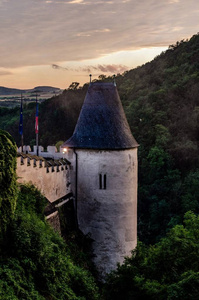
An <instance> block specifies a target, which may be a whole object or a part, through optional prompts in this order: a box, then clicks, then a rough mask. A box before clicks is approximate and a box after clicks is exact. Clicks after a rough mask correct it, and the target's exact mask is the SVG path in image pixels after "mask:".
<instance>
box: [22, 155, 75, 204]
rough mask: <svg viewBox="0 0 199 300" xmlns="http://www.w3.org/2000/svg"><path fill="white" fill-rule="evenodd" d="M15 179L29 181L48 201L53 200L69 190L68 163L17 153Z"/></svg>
mask: <svg viewBox="0 0 199 300" xmlns="http://www.w3.org/2000/svg"><path fill="white" fill-rule="evenodd" d="M17 177H18V179H17V181H18V182H19V183H31V184H33V185H35V186H36V187H37V188H38V189H39V190H40V191H41V193H42V194H43V195H44V196H45V197H46V198H47V199H48V200H49V201H50V202H54V201H56V200H58V199H60V198H62V197H64V196H66V194H69V193H70V192H71V184H70V165H69V164H68V163H67V162H66V161H65V163H63V160H62V161H61V160H60V163H54V162H53V161H51V162H50V161H49V162H48V161H46V160H45V159H43V158H42V157H37V156H32V155H28V154H19V156H18V158H17Z"/></svg>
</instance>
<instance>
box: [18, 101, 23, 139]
mask: <svg viewBox="0 0 199 300" xmlns="http://www.w3.org/2000/svg"><path fill="white" fill-rule="evenodd" d="M19 134H20V135H22V134H23V103H22V97H21V109H20V121H19Z"/></svg>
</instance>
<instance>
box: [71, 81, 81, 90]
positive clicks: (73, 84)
mask: <svg viewBox="0 0 199 300" xmlns="http://www.w3.org/2000/svg"><path fill="white" fill-rule="evenodd" d="M78 86H79V82H72V83H71V84H70V85H69V88H68V89H69V90H77V88H78Z"/></svg>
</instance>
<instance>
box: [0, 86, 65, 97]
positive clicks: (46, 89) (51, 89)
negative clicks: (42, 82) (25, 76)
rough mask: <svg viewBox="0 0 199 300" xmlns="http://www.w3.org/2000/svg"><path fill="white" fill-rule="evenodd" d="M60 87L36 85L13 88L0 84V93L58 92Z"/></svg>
mask: <svg viewBox="0 0 199 300" xmlns="http://www.w3.org/2000/svg"><path fill="white" fill-rule="evenodd" d="M60 91H61V89H60V88H56V87H52V86H37V87H34V88H33V89H24V90H21V89H14V88H7V87H3V86H0V95H17V94H21V93H23V94H24V93H32V92H45V93H51V92H60Z"/></svg>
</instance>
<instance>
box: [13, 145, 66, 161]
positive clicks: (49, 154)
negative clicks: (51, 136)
mask: <svg viewBox="0 0 199 300" xmlns="http://www.w3.org/2000/svg"><path fill="white" fill-rule="evenodd" d="M17 152H18V153H22V152H23V153H26V154H30V155H33V156H34V155H37V146H33V151H31V147H30V146H29V145H27V146H26V145H25V146H23V151H22V148H21V147H19V148H18V149H17ZM67 156H68V155H67V152H62V151H61V150H60V151H57V148H56V146H48V147H47V151H44V147H42V146H39V157H43V158H52V159H60V158H66V159H67Z"/></svg>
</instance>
